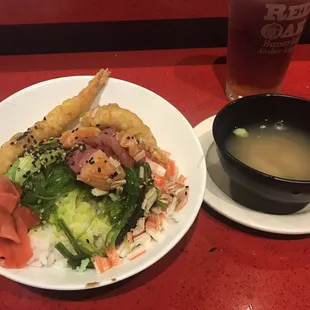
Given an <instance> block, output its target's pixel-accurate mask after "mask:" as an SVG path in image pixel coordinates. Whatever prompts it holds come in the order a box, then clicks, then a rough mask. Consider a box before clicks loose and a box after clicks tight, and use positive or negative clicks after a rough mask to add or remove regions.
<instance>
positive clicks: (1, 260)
mask: <svg viewBox="0 0 310 310" xmlns="http://www.w3.org/2000/svg"><path fill="white" fill-rule="evenodd" d="M15 226H16V231H17V234H18V236H19V238H20V241H21V242H20V243H16V242H14V241H12V240H9V239H4V238H0V266H2V267H4V268H23V267H25V266H26V265H27V263H28V261H29V260H30V258H31V257H32V254H33V253H32V249H31V246H30V240H29V237H28V230H27V227H26V225H25V223H24V222H23V220H22V219H21V218H20V217H17V218H16V219H15Z"/></svg>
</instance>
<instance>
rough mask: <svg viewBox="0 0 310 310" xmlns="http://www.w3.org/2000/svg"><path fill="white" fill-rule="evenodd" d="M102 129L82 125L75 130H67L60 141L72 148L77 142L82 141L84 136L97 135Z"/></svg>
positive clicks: (66, 146)
mask: <svg viewBox="0 0 310 310" xmlns="http://www.w3.org/2000/svg"><path fill="white" fill-rule="evenodd" d="M99 133H100V129H99V128H96V127H80V128H76V129H73V130H68V131H65V132H64V133H63V134H62V135H61V137H60V143H61V144H62V146H63V147H65V148H70V147H73V146H74V145H75V143H76V142H80V141H81V140H82V139H83V138H88V137H92V136H97V135H98V134H99Z"/></svg>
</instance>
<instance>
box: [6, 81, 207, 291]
mask: <svg viewBox="0 0 310 310" xmlns="http://www.w3.org/2000/svg"><path fill="white" fill-rule="evenodd" d="M91 78H92V76H75V77H65V78H59V79H54V80H49V81H45V82H42V83H38V84H35V85H32V86H30V87H27V88H25V89H23V90H21V91H19V92H17V93H16V94H14V95H12V96H10V97H9V98H7V99H6V100H4V101H3V102H2V103H1V105H0V129H1V130H0V143H1V144H2V143H3V142H5V141H6V140H8V139H9V138H10V137H11V136H12V135H13V134H15V133H16V132H20V131H25V130H26V129H27V128H28V127H30V126H32V125H33V124H34V122H36V121H38V120H40V119H42V118H43V116H44V115H45V114H47V113H48V112H49V111H50V110H51V109H52V108H53V107H55V106H56V105H58V104H60V103H61V102H62V101H63V100H64V99H66V98H69V97H72V96H74V95H76V94H77V93H78V92H79V91H80V90H81V89H82V88H83V87H85V86H86V85H87V83H88V81H89V80H90V79H91ZM98 102H99V104H100V105H102V104H106V103H114V102H116V103H118V104H119V105H120V106H121V107H124V108H127V109H130V110H132V111H133V112H135V113H136V114H137V115H138V116H140V117H141V119H142V120H143V121H144V122H145V123H146V124H147V125H148V126H150V128H151V130H152V131H153V133H154V135H155V137H156V139H157V141H158V143H159V145H160V146H161V147H162V148H163V149H165V150H167V151H169V152H171V154H172V158H173V159H175V160H176V162H177V165H178V166H179V168H180V171H181V173H182V174H183V175H185V176H186V177H187V178H188V179H187V180H188V185H189V186H190V195H189V200H188V203H187V205H186V206H185V207H184V209H183V210H182V211H181V212H180V221H179V222H178V223H176V224H173V225H171V226H169V228H168V229H167V230H166V231H164V232H163V240H162V241H160V242H155V241H154V242H153V244H152V245H151V248H150V249H148V251H147V252H146V253H145V254H144V255H142V256H141V257H138V258H137V259H135V260H134V261H128V262H127V261H126V262H123V263H122V264H121V265H120V266H117V267H113V268H112V269H110V270H108V271H107V272H105V273H103V274H101V275H98V274H97V273H96V272H95V271H94V270H87V271H86V272H84V273H79V272H77V271H73V270H71V269H69V268H66V269H58V268H57V267H44V268H35V267H26V268H23V269H19V270H16V269H14V270H13V269H4V268H0V274H1V275H3V276H5V277H7V278H9V279H12V280H14V281H16V282H19V283H22V284H26V285H29V286H34V287H39V288H45V289H53V290H81V289H87V288H89V287H88V286H87V284H88V283H93V282H98V283H96V285H95V286H96V287H98V286H105V285H109V284H111V283H115V282H117V281H120V280H123V279H126V278H128V277H130V276H132V275H134V274H136V273H138V272H140V271H142V270H144V269H146V268H147V267H149V266H151V265H152V264H154V263H155V262H156V261H158V260H159V259H160V258H162V257H163V256H164V255H165V254H166V253H167V252H168V251H170V250H171V249H172V248H173V247H174V246H175V245H176V244H177V243H178V242H179V241H180V239H181V238H182V237H183V236H184V235H185V233H186V232H187V231H188V229H189V228H190V227H191V225H192V223H193V222H194V220H195V218H196V216H197V214H198V212H199V209H200V206H201V203H202V200H203V195H204V190H205V186H206V165H205V160H204V154H203V150H202V147H201V145H200V143H199V140H198V138H197V136H196V134H195V132H194V130H193V128H192V127H191V125H190V124H189V123H188V121H187V120H186V119H185V117H184V116H183V115H182V114H181V113H180V112H179V111H178V110H177V109H176V108H174V107H173V106H172V105H171V104H169V102H167V101H166V100H164V99H163V98H162V97H160V96H158V95H157V94H155V93H153V92H151V91H149V90H147V89H145V88H143V87H140V86H138V85H135V84H132V83H129V82H125V81H122V80H118V79H113V78H110V79H109V81H108V83H107V86H106V87H105V89H104V90H103V92H102V93H101V94H100V95H99V96H98V99H97V102H96V104H97V103H98Z"/></svg>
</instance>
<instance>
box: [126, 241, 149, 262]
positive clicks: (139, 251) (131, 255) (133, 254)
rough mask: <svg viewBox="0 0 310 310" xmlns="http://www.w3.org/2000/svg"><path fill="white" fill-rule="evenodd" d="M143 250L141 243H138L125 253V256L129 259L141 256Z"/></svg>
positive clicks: (144, 250)
mask: <svg viewBox="0 0 310 310" xmlns="http://www.w3.org/2000/svg"><path fill="white" fill-rule="evenodd" d="M145 252H146V249H145V247H144V246H143V245H139V246H137V247H136V248H135V249H134V250H133V251H131V252H130V253H129V254H128V255H127V258H128V259H129V260H134V259H135V258H137V257H139V256H141V255H142V254H144V253H145Z"/></svg>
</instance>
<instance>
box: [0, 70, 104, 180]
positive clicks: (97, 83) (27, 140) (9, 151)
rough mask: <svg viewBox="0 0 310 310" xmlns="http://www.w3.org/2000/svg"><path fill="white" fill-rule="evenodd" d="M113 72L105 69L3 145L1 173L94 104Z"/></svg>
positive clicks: (1, 150) (55, 135) (0, 161)
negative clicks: (19, 157) (25, 151)
mask: <svg viewBox="0 0 310 310" xmlns="http://www.w3.org/2000/svg"><path fill="white" fill-rule="evenodd" d="M109 75H110V71H108V70H103V69H101V70H100V71H99V72H98V73H97V74H96V75H95V77H94V78H93V79H92V80H91V81H90V82H89V83H88V85H87V87H85V88H84V89H83V90H82V91H81V92H80V93H79V94H78V95H77V96H75V97H72V98H70V99H67V100H65V101H64V102H63V103H62V104H61V105H58V106H57V107H55V108H54V109H53V110H52V111H50V112H49V113H48V114H47V115H46V116H45V117H44V118H43V120H42V121H38V122H36V123H35V124H34V126H33V127H31V128H28V130H27V131H25V132H24V133H17V134H15V135H14V136H13V137H12V138H11V139H10V140H9V141H7V142H6V143H4V144H3V145H2V147H1V149H0V163H1V164H0V175H3V174H4V173H5V172H6V171H7V170H8V168H9V167H10V165H12V164H13V163H14V162H15V161H16V159H17V158H18V156H20V155H21V154H22V153H23V152H24V150H25V149H28V148H29V147H31V146H33V145H34V144H35V143H36V142H37V141H43V140H45V139H49V138H51V137H59V136H60V135H61V134H62V132H63V131H64V129H65V128H66V127H67V126H68V125H69V124H70V123H71V122H73V121H74V120H75V119H76V118H77V117H79V115H80V114H81V113H82V112H83V111H84V110H85V109H86V108H88V107H89V106H90V105H91V104H92V102H93V101H94V99H95V97H96V95H97V94H98V92H99V91H100V90H101V88H102V87H103V85H104V84H105V82H106V81H107V79H108V77H109Z"/></svg>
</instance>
